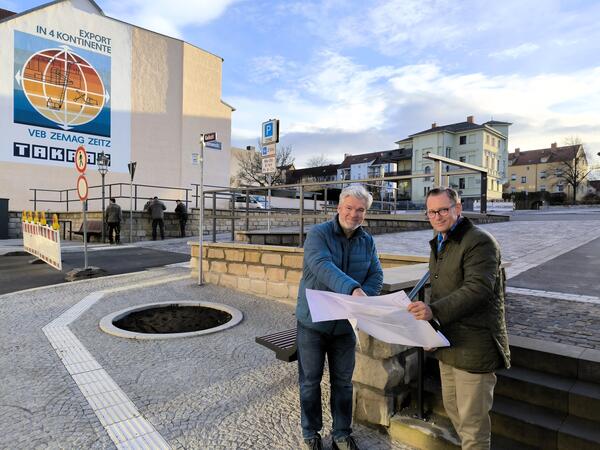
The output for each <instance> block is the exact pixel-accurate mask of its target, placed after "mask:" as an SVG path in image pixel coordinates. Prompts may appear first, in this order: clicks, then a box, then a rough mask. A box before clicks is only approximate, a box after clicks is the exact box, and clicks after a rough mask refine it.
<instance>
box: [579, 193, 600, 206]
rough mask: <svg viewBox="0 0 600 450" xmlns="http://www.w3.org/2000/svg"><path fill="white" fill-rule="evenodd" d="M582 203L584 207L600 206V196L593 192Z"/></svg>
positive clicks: (586, 195)
mask: <svg viewBox="0 0 600 450" xmlns="http://www.w3.org/2000/svg"><path fill="white" fill-rule="evenodd" d="M581 203H583V204H584V205H600V195H598V194H594V193H593V192H588V193H587V194H585V196H584V197H583V198H582V199H581Z"/></svg>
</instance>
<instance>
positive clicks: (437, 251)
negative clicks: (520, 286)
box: [408, 188, 510, 450]
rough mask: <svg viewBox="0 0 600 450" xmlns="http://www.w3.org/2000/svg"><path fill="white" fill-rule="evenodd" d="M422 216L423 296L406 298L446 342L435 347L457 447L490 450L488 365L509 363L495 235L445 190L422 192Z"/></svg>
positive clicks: (492, 367) (413, 310)
mask: <svg viewBox="0 0 600 450" xmlns="http://www.w3.org/2000/svg"><path fill="white" fill-rule="evenodd" d="M426 203H427V212H426V214H427V217H428V218H429V222H430V223H431V226H432V227H433V229H434V230H435V231H436V232H437V236H436V237H435V238H434V239H432V240H431V241H430V245H431V256H430V258H429V272H430V274H431V279H430V280H431V301H430V304H429V305H428V304H426V303H423V302H414V303H412V304H411V305H410V306H409V308H408V310H409V311H410V312H411V313H412V314H413V316H414V317H415V318H416V319H419V320H431V319H433V320H435V321H437V322H438V323H439V325H440V331H441V332H442V333H443V334H444V335H445V336H446V337H447V338H448V340H449V341H450V347H446V348H441V349H438V350H436V351H435V357H436V358H437V359H438V360H439V366H440V377H441V381H442V397H443V401H444V408H445V409H446V412H447V414H448V417H449V418H450V420H451V421H452V424H453V425H454V428H455V429H456V432H457V433H458V435H459V437H460V439H461V445H462V448H463V449H469V450H470V449H489V448H490V431H491V426H490V416H489V411H490V409H491V407H492V402H493V397H494V386H495V385H496V375H495V373H494V372H495V371H496V370H497V369H499V368H502V367H506V368H508V367H510V354H509V349H508V336H507V333H506V323H505V320H504V276H503V273H502V270H501V268H500V248H499V246H498V243H497V242H496V240H495V239H494V238H493V237H492V236H491V235H490V234H488V233H486V232H485V231H483V230H481V229H480V228H478V227H476V226H474V225H473V224H472V223H471V221H470V220H469V219H467V218H466V217H462V216H461V212H462V205H461V203H460V198H459V197H458V194H457V193H456V191H454V190H453V189H449V188H439V189H432V190H431V191H430V192H429V193H428V194H427V199H426Z"/></svg>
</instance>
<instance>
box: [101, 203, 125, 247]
mask: <svg viewBox="0 0 600 450" xmlns="http://www.w3.org/2000/svg"><path fill="white" fill-rule="evenodd" d="M105 220H106V223H107V224H108V241H109V242H110V243H111V244H112V243H113V231H114V233H115V237H114V243H115V244H120V243H121V221H122V220H123V211H121V207H120V206H119V205H117V201H116V200H115V199H114V198H111V199H110V202H109V204H108V206H107V208H106V212H105Z"/></svg>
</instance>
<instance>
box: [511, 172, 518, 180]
mask: <svg viewBox="0 0 600 450" xmlns="http://www.w3.org/2000/svg"><path fill="white" fill-rule="evenodd" d="M510 179H511V180H513V181H516V180H517V174H516V173H513V174H512V175H511V176H510Z"/></svg>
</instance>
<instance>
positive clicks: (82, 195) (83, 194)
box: [77, 175, 88, 202]
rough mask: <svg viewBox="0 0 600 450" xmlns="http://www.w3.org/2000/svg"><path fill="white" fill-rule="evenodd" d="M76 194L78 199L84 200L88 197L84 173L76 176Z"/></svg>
mask: <svg viewBox="0 0 600 450" xmlns="http://www.w3.org/2000/svg"><path fill="white" fill-rule="evenodd" d="M77 195H79V200H81V201H82V202H85V201H86V200H87V198H88V182H87V178H86V177H85V175H79V178H77Z"/></svg>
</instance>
